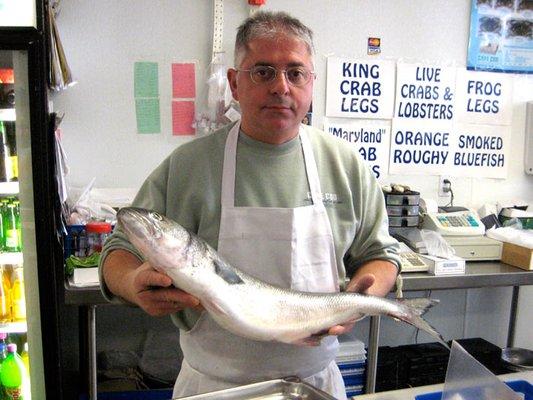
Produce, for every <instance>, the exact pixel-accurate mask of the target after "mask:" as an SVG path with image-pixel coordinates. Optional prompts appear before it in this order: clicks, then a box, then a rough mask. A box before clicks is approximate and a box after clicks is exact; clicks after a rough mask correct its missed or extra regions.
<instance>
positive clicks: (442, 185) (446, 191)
mask: <svg viewBox="0 0 533 400" xmlns="http://www.w3.org/2000/svg"><path fill="white" fill-rule="evenodd" d="M445 181H446V182H445ZM451 187H452V180H451V178H450V177H449V176H446V175H441V176H440V177H439V197H450V196H451V195H452V193H451V192H450V189H451Z"/></svg>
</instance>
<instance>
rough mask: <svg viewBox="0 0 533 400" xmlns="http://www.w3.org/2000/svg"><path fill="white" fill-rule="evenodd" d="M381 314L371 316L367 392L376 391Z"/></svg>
mask: <svg viewBox="0 0 533 400" xmlns="http://www.w3.org/2000/svg"><path fill="white" fill-rule="evenodd" d="M379 324H380V316H379V315H376V316H373V317H370V331H369V334H368V358H367V364H366V388H365V393H375V391H376V373H377V369H378V341H379Z"/></svg>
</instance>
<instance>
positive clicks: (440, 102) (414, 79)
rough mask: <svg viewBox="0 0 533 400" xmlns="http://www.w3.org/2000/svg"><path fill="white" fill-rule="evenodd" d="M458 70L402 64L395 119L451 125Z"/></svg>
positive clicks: (400, 64)
mask: <svg viewBox="0 0 533 400" xmlns="http://www.w3.org/2000/svg"><path fill="white" fill-rule="evenodd" d="M455 72H456V68H453V67H442V66H432V65H423V64H406V63H399V64H398V69H397V77H396V106H395V111H394V117H395V118H406V119H413V120H443V121H451V120H452V119H453V116H454V109H453V104H454V100H455V92H454V91H455Z"/></svg>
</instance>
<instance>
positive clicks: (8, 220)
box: [2, 201, 20, 252]
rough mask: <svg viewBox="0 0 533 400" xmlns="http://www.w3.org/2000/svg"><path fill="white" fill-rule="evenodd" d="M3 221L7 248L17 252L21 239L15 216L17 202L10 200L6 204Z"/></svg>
mask: <svg viewBox="0 0 533 400" xmlns="http://www.w3.org/2000/svg"><path fill="white" fill-rule="evenodd" d="M2 220H3V221H2V222H3V228H4V237H5V240H6V244H5V250H6V251H12V252H16V251H19V248H20V246H19V241H18V234H17V220H16V217H15V204H13V202H12V201H9V202H8V203H7V205H6V208H5V210H4V213H3V214H2Z"/></svg>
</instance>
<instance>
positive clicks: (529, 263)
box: [502, 243, 533, 271]
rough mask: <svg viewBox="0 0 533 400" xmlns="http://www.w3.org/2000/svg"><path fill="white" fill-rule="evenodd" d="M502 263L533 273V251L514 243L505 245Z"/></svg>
mask: <svg viewBox="0 0 533 400" xmlns="http://www.w3.org/2000/svg"><path fill="white" fill-rule="evenodd" d="M502 262H504V263H506V264H510V265H514V266H515V267H518V268H522V269H525V270H527V271H533V249H528V248H527V247H523V246H518V245H516V244H512V243H504V244H503V250H502Z"/></svg>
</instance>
